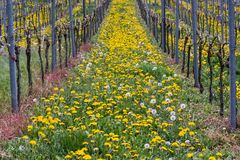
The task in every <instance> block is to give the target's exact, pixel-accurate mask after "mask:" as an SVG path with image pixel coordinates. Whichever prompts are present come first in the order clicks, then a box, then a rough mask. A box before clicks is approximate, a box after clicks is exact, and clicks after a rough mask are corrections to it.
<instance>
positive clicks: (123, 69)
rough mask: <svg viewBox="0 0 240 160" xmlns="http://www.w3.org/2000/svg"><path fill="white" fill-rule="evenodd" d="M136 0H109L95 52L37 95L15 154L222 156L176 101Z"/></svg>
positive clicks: (177, 88) (173, 81) (175, 86)
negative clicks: (45, 95) (58, 83)
mask: <svg viewBox="0 0 240 160" xmlns="http://www.w3.org/2000/svg"><path fill="white" fill-rule="evenodd" d="M161 60H162V57H161V54H160V52H159V51H158V50H157V47H156V46H154V45H153V44H152V43H151V41H150V38H149V37H148V35H147V33H146V32H145V30H144V27H143V26H142V25H141V23H140V21H139V19H138V17H137V10H136V6H135V1H134V0H113V2H112V5H111V9H110V11H109V15H108V16H107V17H106V20H105V23H104V24H103V26H102V29H101V31H100V34H99V37H98V42H97V44H96V47H95V49H94V50H93V51H92V53H91V54H90V55H88V56H86V57H85V59H84V61H83V63H82V64H81V65H79V66H78V67H76V69H75V71H74V76H72V77H71V78H69V80H68V81H67V82H66V83H65V85H64V86H63V87H62V88H55V89H54V90H55V91H54V92H55V93H54V94H53V95H52V96H50V97H48V98H42V99H41V100H40V102H39V105H38V106H36V108H37V109H36V111H35V113H34V116H33V117H32V118H31V119H32V124H31V125H29V126H28V131H27V132H26V135H25V136H23V137H21V138H18V139H16V140H13V141H12V142H10V143H8V145H7V147H6V148H7V149H6V152H7V153H9V156H11V157H12V158H13V159H14V158H16V157H17V158H18V159H30V160H31V159H121V160H122V159H168V158H171V159H191V158H193V157H195V159H210V160H214V159H222V158H223V157H225V156H227V155H225V154H224V153H220V152H218V151H214V149H213V148H214V147H213V143H212V142H211V141H209V140H208V139H207V138H206V137H205V136H204V135H203V134H202V133H203V131H202V130H200V129H198V127H197V124H196V122H193V119H194V117H192V116H191V114H189V113H188V112H187V111H188V107H189V106H187V105H185V104H184V102H181V101H180V100H179V99H181V98H180V97H179V96H178V95H179V94H180V93H181V80H180V78H179V77H178V76H177V75H176V74H174V73H173V71H171V70H170V68H169V67H167V66H165V65H164V64H163V63H162V61H161Z"/></svg>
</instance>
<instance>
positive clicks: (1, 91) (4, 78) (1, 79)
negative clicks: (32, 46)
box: [0, 49, 43, 113]
mask: <svg viewBox="0 0 240 160" xmlns="http://www.w3.org/2000/svg"><path fill="white" fill-rule="evenodd" d="M42 56H43V55H42ZM31 60H32V65H31V67H32V76H33V81H34V82H35V81H36V79H37V77H39V74H38V73H40V63H39V58H38V54H37V52H36V50H32V59H31ZM26 61H27V58H26V54H25V49H22V50H21V53H20V68H21V93H22V97H23V96H26V95H27V94H28V87H27V86H28V81H27V63H26ZM0 64H1V69H0V75H1V76H0V102H1V103H0V113H4V112H7V111H10V110H11V108H10V97H11V95H10V94H11V93H10V76H9V58H8V56H1V57H0ZM33 85H36V84H35V83H34V84H33Z"/></svg>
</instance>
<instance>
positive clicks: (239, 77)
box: [237, 56, 240, 81]
mask: <svg viewBox="0 0 240 160" xmlns="http://www.w3.org/2000/svg"><path fill="white" fill-rule="evenodd" d="M237 80H238V81H240V56H238V57H237Z"/></svg>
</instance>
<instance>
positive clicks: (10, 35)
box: [6, 0, 20, 113]
mask: <svg viewBox="0 0 240 160" xmlns="http://www.w3.org/2000/svg"><path fill="white" fill-rule="evenodd" d="M6 12H7V20H8V27H7V33H8V36H7V37H8V44H9V47H8V49H9V55H10V59H9V66H10V85H11V103H12V112H13V113H17V112H19V111H20V108H19V106H18V99H17V81H16V63H15V60H16V55H15V44H14V31H13V3H12V0H7V8H6Z"/></svg>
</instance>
